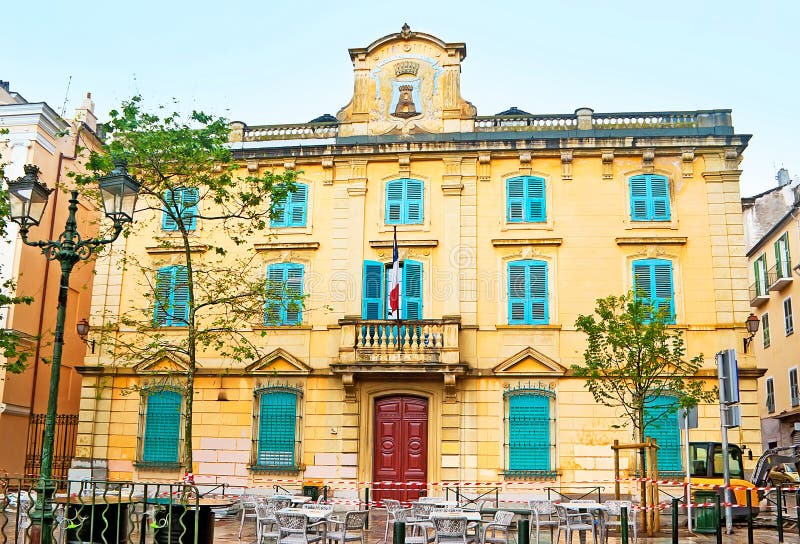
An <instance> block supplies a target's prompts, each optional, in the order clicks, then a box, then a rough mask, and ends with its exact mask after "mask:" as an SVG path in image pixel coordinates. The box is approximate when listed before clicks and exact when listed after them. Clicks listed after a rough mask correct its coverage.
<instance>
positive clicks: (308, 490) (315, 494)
mask: <svg viewBox="0 0 800 544" xmlns="http://www.w3.org/2000/svg"><path fill="white" fill-rule="evenodd" d="M303 495H305V496H306V497H311V500H312V501H316V500H317V499H318V498H319V486H318V485H304V486H303Z"/></svg>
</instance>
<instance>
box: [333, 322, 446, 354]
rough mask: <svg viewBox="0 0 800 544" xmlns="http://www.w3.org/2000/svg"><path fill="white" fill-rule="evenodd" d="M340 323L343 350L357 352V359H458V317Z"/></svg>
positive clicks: (341, 348) (341, 349)
mask: <svg viewBox="0 0 800 544" xmlns="http://www.w3.org/2000/svg"><path fill="white" fill-rule="evenodd" d="M339 323H340V324H341V325H342V344H341V347H340V352H342V351H347V352H354V356H353V360H354V361H360V362H374V363H399V362H419V363H458V349H459V348H458V329H459V320H458V319H403V320H400V321H396V320H387V319H342V320H340V321H339ZM345 359H346V357H343V360H345Z"/></svg>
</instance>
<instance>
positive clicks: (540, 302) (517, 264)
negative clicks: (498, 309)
mask: <svg viewBox="0 0 800 544" xmlns="http://www.w3.org/2000/svg"><path fill="white" fill-rule="evenodd" d="M547 299H548V296H547V263H546V262H544V261H513V262H510V263H508V323H509V324H510V325H517V324H527V325H543V324H547V323H548V320H549V315H548V304H547Z"/></svg>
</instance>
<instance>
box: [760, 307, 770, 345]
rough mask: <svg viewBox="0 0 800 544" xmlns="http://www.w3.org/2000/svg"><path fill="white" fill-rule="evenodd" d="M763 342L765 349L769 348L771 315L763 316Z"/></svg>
mask: <svg viewBox="0 0 800 544" xmlns="http://www.w3.org/2000/svg"><path fill="white" fill-rule="evenodd" d="M761 341H762V345H763V347H765V348H768V347H769V342H770V340H769V314H764V315H762V316H761Z"/></svg>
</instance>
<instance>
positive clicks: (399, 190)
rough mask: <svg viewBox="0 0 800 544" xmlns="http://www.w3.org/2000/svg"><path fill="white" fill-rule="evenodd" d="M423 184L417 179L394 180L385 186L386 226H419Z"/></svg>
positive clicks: (421, 213) (422, 205) (423, 190)
mask: <svg viewBox="0 0 800 544" xmlns="http://www.w3.org/2000/svg"><path fill="white" fill-rule="evenodd" d="M424 193H425V184H424V183H422V182H421V181H420V180H418V179H407V178H403V179H396V180H393V181H390V182H388V183H387V184H386V224H387V225H421V224H422V222H423V219H424V204H423V202H424Z"/></svg>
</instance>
